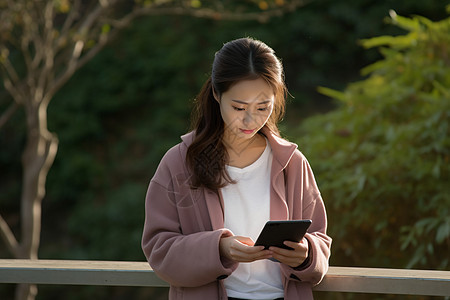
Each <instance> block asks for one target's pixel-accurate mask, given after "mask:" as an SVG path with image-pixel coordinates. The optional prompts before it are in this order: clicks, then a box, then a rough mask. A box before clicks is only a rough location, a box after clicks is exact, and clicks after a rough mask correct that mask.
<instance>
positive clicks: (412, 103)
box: [299, 12, 450, 269]
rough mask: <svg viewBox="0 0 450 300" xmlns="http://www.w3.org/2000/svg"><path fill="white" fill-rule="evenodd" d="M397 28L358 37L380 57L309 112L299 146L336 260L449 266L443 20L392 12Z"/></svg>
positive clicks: (449, 100) (447, 40) (449, 93)
mask: <svg viewBox="0 0 450 300" xmlns="http://www.w3.org/2000/svg"><path fill="white" fill-rule="evenodd" d="M391 16H392V23H393V24H395V25H397V26H398V27H400V28H403V29H405V30H407V31H408V32H407V33H406V34H404V35H399V36H382V37H376V38H372V39H367V40H362V41H361V43H362V45H363V46H364V47H366V48H370V47H379V49H380V52H381V54H382V55H383V59H381V60H379V61H377V62H375V63H374V64H372V65H369V66H368V67H366V68H364V69H363V70H362V74H363V75H366V76H367V78H365V79H364V80H362V81H359V82H355V83H351V84H349V85H348V86H347V88H346V89H345V90H344V91H343V92H339V91H335V90H332V89H328V88H323V87H322V88H319V92H321V93H323V94H325V95H328V96H330V97H333V98H334V99H337V100H338V101H339V103H340V106H339V108H338V109H337V110H335V111H333V112H331V113H328V114H326V115H322V116H317V117H314V118H310V119H308V120H307V121H306V122H305V123H304V124H303V125H302V128H301V130H302V131H303V132H306V136H305V137H304V138H302V139H300V140H299V144H300V148H301V149H302V150H303V151H304V152H305V154H306V156H307V157H308V158H309V160H310V162H311V164H312V166H313V169H314V170H315V174H316V176H317V179H318V182H319V185H320V188H321V191H322V193H323V196H324V199H325V200H326V204H327V208H328V213H329V219H330V226H329V232H330V234H331V236H332V237H333V238H334V248H333V255H334V258H333V259H334V263H335V264H336V263H337V264H339V265H369V266H376V267H382V266H385V267H394V266H396V267H423V268H428V269H433V268H438V269H445V268H448V267H449V265H450V261H449V257H448V253H449V252H450V251H449V250H450V193H449V192H450V190H449V187H448V182H449V181H450V176H449V175H450V18H447V19H444V20H442V21H438V22H432V21H430V20H428V19H426V18H424V17H420V16H415V17H412V18H405V17H401V16H397V15H396V14H395V13H394V12H391Z"/></svg>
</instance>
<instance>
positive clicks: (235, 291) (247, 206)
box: [222, 140, 284, 299]
mask: <svg viewBox="0 0 450 300" xmlns="http://www.w3.org/2000/svg"><path fill="white" fill-rule="evenodd" d="M272 158H273V156H272V149H271V148H270V145H269V143H268V142H267V140H266V148H265V150H264V152H263V153H262V154H261V156H260V157H259V158H258V159H257V160H256V161H255V162H254V163H253V164H251V165H250V166H247V167H245V168H242V169H241V168H236V167H231V166H227V171H228V173H229V175H230V177H231V178H232V179H233V180H235V181H236V182H237V183H236V184H229V185H227V186H226V187H224V188H222V197H223V201H224V214H225V228H228V229H230V230H231V231H232V232H233V233H234V235H240V236H247V237H250V238H252V239H253V240H254V241H256V239H257V237H258V235H259V233H260V232H261V230H262V228H263V226H264V224H265V223H266V221H268V220H269V219H270V171H271V166H272ZM224 283H225V288H226V290H227V294H228V296H230V297H235V298H244V299H275V298H282V297H283V296H284V293H283V284H282V281H281V272H280V267H279V263H278V262H273V261H271V260H268V259H265V260H258V261H255V262H251V263H240V264H239V266H238V268H237V269H236V270H235V271H234V272H233V273H232V274H231V275H230V276H229V277H228V278H226V279H225V282H224Z"/></svg>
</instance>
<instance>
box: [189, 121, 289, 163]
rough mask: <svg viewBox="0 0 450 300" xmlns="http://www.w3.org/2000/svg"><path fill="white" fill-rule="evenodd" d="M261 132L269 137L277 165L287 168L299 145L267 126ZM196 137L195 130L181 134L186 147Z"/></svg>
mask: <svg viewBox="0 0 450 300" xmlns="http://www.w3.org/2000/svg"><path fill="white" fill-rule="evenodd" d="M260 132H261V133H262V134H264V136H266V137H267V140H268V141H269V144H270V147H271V148H272V153H273V157H274V159H275V160H276V165H278V168H280V171H281V170H282V169H284V168H286V166H287V164H288V163H289V161H290V160H291V158H292V155H293V154H294V152H295V150H296V149H297V145H296V144H294V143H291V142H288V141H286V140H285V139H283V138H281V137H279V136H277V135H275V134H274V133H273V132H272V131H271V130H270V129H269V128H268V127H267V126H264V127H263V128H262V129H261V131H260ZM194 137H195V132H194V131H191V132H188V133H186V134H184V135H182V136H181V140H182V141H183V143H184V144H185V145H186V148H187V147H189V145H190V144H192V142H193V140H194Z"/></svg>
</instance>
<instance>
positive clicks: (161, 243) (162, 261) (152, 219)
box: [142, 158, 236, 287]
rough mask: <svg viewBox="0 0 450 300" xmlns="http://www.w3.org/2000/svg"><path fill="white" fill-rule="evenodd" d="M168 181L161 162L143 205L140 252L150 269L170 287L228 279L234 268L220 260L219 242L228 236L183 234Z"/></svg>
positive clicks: (219, 232) (220, 233)
mask: <svg viewBox="0 0 450 300" xmlns="http://www.w3.org/2000/svg"><path fill="white" fill-rule="evenodd" d="M163 160H164V158H163ZM155 178H157V179H155ZM164 179H166V180H164ZM169 181H170V171H169V169H168V167H167V166H166V165H165V164H164V162H162V163H161V164H160V166H159V167H158V170H157V173H156V174H155V176H154V178H153V179H152V180H151V182H150V184H149V187H148V190H147V195H146V202H145V223H144V230H143V236H142V249H143V252H144V254H145V256H146V258H147V261H148V262H149V264H150V266H151V267H152V268H153V270H154V271H155V272H156V274H157V275H158V276H159V277H160V278H161V279H163V280H165V281H167V282H168V283H169V284H171V285H173V286H183V287H195V286H201V285H204V284H207V283H210V282H213V281H215V280H217V279H221V278H224V277H226V276H228V275H229V274H231V272H232V271H233V270H234V269H235V268H236V266H235V264H234V263H232V262H231V261H227V260H224V259H222V258H221V257H220V255H219V240H220V238H221V237H222V236H228V235H232V233H231V232H230V231H228V230H227V229H220V230H215V231H201V232H193V233H190V234H183V232H182V226H181V224H180V221H179V215H178V209H179V208H178V207H177V205H176V203H175V201H174V200H173V198H172V197H171V195H172V194H173V191H170V190H168V186H167V185H166V182H169ZM175 192H176V191H175Z"/></svg>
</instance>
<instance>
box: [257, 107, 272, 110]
mask: <svg viewBox="0 0 450 300" xmlns="http://www.w3.org/2000/svg"><path fill="white" fill-rule="evenodd" d="M268 109H269V108H268V107H261V108H258V110H259V111H266V110H268Z"/></svg>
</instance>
